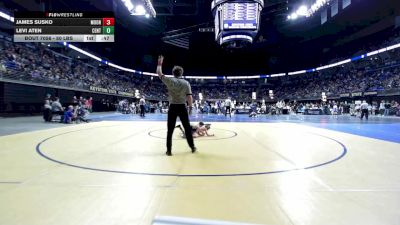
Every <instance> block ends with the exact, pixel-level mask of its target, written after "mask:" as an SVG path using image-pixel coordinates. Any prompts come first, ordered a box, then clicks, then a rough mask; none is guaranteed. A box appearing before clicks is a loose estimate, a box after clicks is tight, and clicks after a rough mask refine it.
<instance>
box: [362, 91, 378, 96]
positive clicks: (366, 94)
mask: <svg viewBox="0 0 400 225" xmlns="http://www.w3.org/2000/svg"><path fill="white" fill-rule="evenodd" d="M377 94H378V92H377V91H367V92H364V96H369V95H377Z"/></svg>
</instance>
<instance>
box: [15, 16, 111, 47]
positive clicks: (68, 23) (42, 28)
mask: <svg viewBox="0 0 400 225" xmlns="http://www.w3.org/2000/svg"><path fill="white" fill-rule="evenodd" d="M114 25H115V17H114V13H113V12H15V14H14V42H114V27H115V26H114Z"/></svg>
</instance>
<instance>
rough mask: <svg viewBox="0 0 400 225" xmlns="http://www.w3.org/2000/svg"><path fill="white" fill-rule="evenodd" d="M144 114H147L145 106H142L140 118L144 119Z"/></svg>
mask: <svg viewBox="0 0 400 225" xmlns="http://www.w3.org/2000/svg"><path fill="white" fill-rule="evenodd" d="M144 113H145V108H144V105H140V116H141V117H144Z"/></svg>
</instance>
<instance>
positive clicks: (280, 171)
mask: <svg viewBox="0 0 400 225" xmlns="http://www.w3.org/2000/svg"><path fill="white" fill-rule="evenodd" d="M116 126H120V125H116ZM104 127H115V126H104ZM96 128H102V127H92V128H87V129H80V130H75V131H68V132H65V133H61V134H57V135H53V136H50V137H48V138H45V139H43V140H42V141H40V142H39V143H38V144H37V145H36V152H37V153H38V154H39V155H40V156H41V157H43V158H45V159H47V160H49V161H52V162H54V163H58V164H61V165H64V166H69V167H73V168H77V169H84V170H90V171H97V172H107V173H118V174H131V175H145V176H169V177H233V176H256V175H267V174H276V173H285V172H291V171H297V170H307V169H313V168H317V167H322V166H326V165H328V164H331V163H334V162H336V161H338V160H340V159H341V158H343V157H344V156H345V155H346V154H347V147H346V146H345V145H344V144H343V143H341V142H340V141H338V140H336V139H333V138H330V137H327V136H324V135H320V134H316V133H311V132H307V133H308V134H312V135H315V136H319V137H322V138H325V139H328V140H331V141H333V142H335V143H337V144H339V145H340V146H341V147H342V153H341V154H340V155H339V156H338V157H336V158H334V159H332V160H329V161H326V162H323V163H319V164H316V165H311V166H307V167H303V168H291V169H285V170H274V171H262V172H251V173H226V174H224V173H221V174H176V173H145V172H134V171H121V170H109V169H101V168H93V167H86V166H80V165H75V164H71V163H67V162H63V161H60V160H57V159H54V158H51V157H49V156H47V155H46V154H44V153H43V152H42V150H41V149H40V146H41V145H42V144H43V143H45V142H46V141H48V140H51V139H53V138H56V137H59V136H62V135H65V134H69V133H75V132H79V131H83V130H92V129H96Z"/></svg>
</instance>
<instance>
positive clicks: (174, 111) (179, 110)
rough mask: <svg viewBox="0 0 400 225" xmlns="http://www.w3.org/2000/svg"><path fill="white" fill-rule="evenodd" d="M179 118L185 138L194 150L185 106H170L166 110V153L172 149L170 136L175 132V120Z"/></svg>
mask: <svg viewBox="0 0 400 225" xmlns="http://www.w3.org/2000/svg"><path fill="white" fill-rule="evenodd" d="M178 116H179V119H180V120H181V123H182V126H183V129H185V136H186V140H187V143H188V144H189V147H190V148H194V143H193V136H192V130H191V128H190V123H189V115H188V112H187V110H186V106H185V104H170V105H169V109H168V125H167V126H168V132H167V151H171V148H172V134H173V133H174V130H175V124H176V118H177V117H178Z"/></svg>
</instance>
